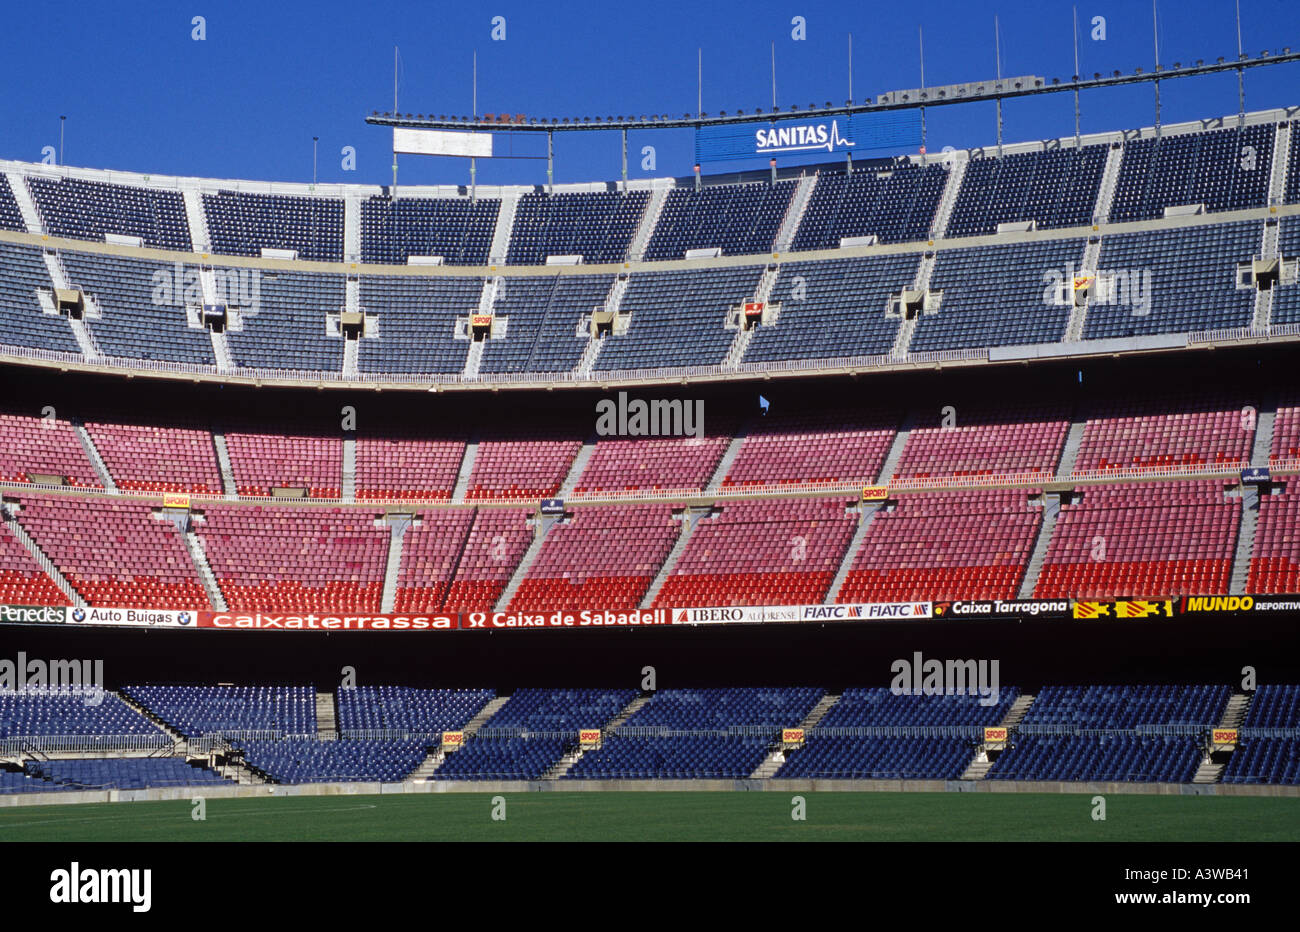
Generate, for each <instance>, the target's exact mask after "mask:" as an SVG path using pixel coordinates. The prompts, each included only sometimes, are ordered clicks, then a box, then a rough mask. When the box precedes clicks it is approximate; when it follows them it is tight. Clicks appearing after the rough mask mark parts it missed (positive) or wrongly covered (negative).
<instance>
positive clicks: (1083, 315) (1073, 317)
mask: <svg viewBox="0 0 1300 932" xmlns="http://www.w3.org/2000/svg"><path fill="white" fill-rule="evenodd" d="M1100 261H1101V237H1100V236H1096V237H1093V238H1092V239H1089V241H1088V244H1087V245H1086V246H1084V247H1083V261H1082V262H1081V263H1080V265H1079V268H1078V270H1077V271H1076V272H1075V274H1076V275H1081V276H1083V275H1091V276H1093V277H1094V278H1095V277H1096V275H1097V264H1098V263H1099V262H1100ZM1066 294H1067V295H1069V299H1070V302H1071V305H1070V316H1069V317H1068V318H1067V319H1066V322H1065V342H1066V343H1078V342H1079V341H1080V340H1082V339H1083V327H1084V324H1086V323H1087V321H1088V305H1087V304H1086V303H1085V304H1082V305H1079V304H1074V303H1073V302H1074V282H1070V283H1069V287H1068V288H1067V289H1066Z"/></svg>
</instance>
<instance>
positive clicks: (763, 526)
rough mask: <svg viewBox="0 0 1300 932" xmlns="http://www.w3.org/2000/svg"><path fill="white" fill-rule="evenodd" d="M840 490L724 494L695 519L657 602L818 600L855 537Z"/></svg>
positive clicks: (723, 603)
mask: <svg viewBox="0 0 1300 932" xmlns="http://www.w3.org/2000/svg"><path fill="white" fill-rule="evenodd" d="M846 504H847V503H846V502H845V500H844V499H842V498H824V499H818V498H807V499H768V500H762V501H734V502H725V503H723V504H722V505H721V506H720V512H719V513H718V514H717V515H716V516H714V517H708V518H702V519H700V521H699V522H698V523H697V524H696V527H695V531H694V532H693V533H692V535H691V539H690V541H689V542H688V543H687V544H686V548H685V549H684V550H683V551H682V553H681V555H680V556H679V557H678V558H677V563H676V565H675V566H674V567H673V569H672V573H671V574H670V575H669V576H668V578H667V579H666V580H664V584H663V588H662V589H660V590H659V594H658V595H657V596H656V597H655V602H654V604H655V607H657V608H673V607H677V606H682V605H718V606H728V605H812V604H816V603H819V602H821V601H822V600H823V599H824V598H825V596H826V590H827V588H828V587H829V586H830V583H831V580H832V579H833V578H834V577H835V571H836V569H837V568H838V567H839V564H840V560H841V559H842V557H843V556H844V550H845V548H846V547H847V546H848V544H849V541H850V540H851V539H852V537H853V530H854V527H855V526H856V524H857V518H856V513H853V514H849V513H846V509H845V505H846Z"/></svg>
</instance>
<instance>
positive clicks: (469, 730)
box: [461, 696, 510, 738]
mask: <svg viewBox="0 0 1300 932" xmlns="http://www.w3.org/2000/svg"><path fill="white" fill-rule="evenodd" d="M509 701H510V697H509V696H497V697H495V698H493V699H491V700H489V701H488V704H487V705H485V706H483V708H481V709H479V710H478V714H477V715H475V716H474V717H473V718H471V719H470V720H469V721H468V722H467V723H466V725H465V727H464V728H463V729H461V730H462V731H463V732H465V737H466V738H472V737H474V735H476V734H478V730H479V729H480V728H482V727H483V726H484V725H486V724H487V723H488V720H489V719H491V718H492V716H494V715H496V714H497V713H498V712H500V711H501V707H502V706H503V705H505V704H506V703H507V702H509Z"/></svg>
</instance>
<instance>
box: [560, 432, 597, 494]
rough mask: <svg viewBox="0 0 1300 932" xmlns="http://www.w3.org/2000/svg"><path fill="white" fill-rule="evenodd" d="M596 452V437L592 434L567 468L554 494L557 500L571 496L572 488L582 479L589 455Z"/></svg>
mask: <svg viewBox="0 0 1300 932" xmlns="http://www.w3.org/2000/svg"><path fill="white" fill-rule="evenodd" d="M595 452H596V435H595V434H594V433H593V434H592V435H591V436H589V437H588V438H587V439H586V440H585V441H584V442H583V444H582V449H581V450H579V451H578V455H577V456H575V457H574V458H573V465H572V466H570V467H569V474H568V475H567V476H565V477H564V481H563V482H562V483H560V491H559V492H557V493H556V496H557V497H559V498H567V497H568V496H569V495H572V494H573V489H574V486H576V485H577V484H578V480H579V479H581V478H582V473H583V471H584V470H585V469H586V468H587V462H588V461H589V460H590V459H591V454H593V453H595Z"/></svg>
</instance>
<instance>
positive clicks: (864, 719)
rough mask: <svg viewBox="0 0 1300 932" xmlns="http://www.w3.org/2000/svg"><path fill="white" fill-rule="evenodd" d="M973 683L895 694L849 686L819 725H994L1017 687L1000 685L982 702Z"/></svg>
mask: <svg viewBox="0 0 1300 932" xmlns="http://www.w3.org/2000/svg"><path fill="white" fill-rule="evenodd" d="M975 685H976V684H973V683H972V684H969V686H968V690H967V692H965V693H934V694H929V693H921V694H919V695H912V694H910V693H896V692H894V690H893V689H892V688H890V687H885V686H866V687H863V686H853V687H850V688H848V689H846V690H844V692H843V693H842V694H841V695H840V698H839V701H837V702H836V703H835V705H833V706H831V707H830V710H829V711H828V712H827V713H826V714H825V715H824V716H823V717H822V720H821V721H820V722H819V723H818V726H817V727H819V728H864V727H873V726H874V727H880V726H913V725H996V724H998V723H999V722H1000V721H1002V720H1003V719H1004V718H1006V715H1007V712H1008V711H1009V710H1010V708H1011V706H1012V705H1013V704H1014V703H1015V701H1016V697H1017V696H1019V695H1020V690H1019V689H1017V688H1016V687H1015V686H1001V685H1000V684H999V691H998V694H997V696H996V697H993V698H994V699H995V701H994V702H992V703H991V704H989V705H985V704H984V701H985V699H986V697H984V696H981V695H979V694H978V691H977V690H976V689H975Z"/></svg>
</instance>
